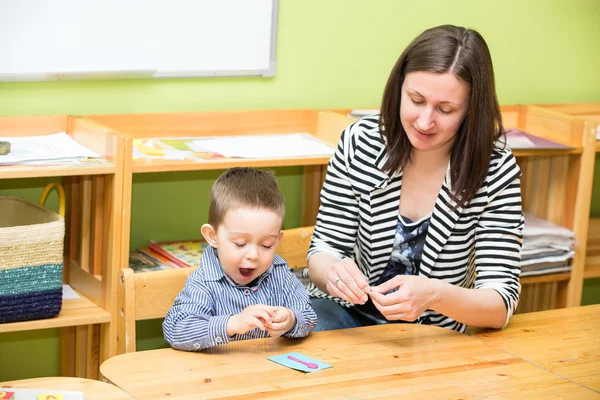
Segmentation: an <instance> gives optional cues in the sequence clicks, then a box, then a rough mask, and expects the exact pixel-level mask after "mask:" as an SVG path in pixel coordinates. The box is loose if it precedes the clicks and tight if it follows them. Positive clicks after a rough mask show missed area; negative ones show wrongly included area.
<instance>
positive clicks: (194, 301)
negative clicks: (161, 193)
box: [163, 168, 317, 351]
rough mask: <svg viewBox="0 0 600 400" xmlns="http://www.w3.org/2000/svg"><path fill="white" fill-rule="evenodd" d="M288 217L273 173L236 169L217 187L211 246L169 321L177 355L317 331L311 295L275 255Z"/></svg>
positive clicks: (208, 228)
mask: <svg viewBox="0 0 600 400" xmlns="http://www.w3.org/2000/svg"><path fill="white" fill-rule="evenodd" d="M284 210H285V205H284V200H283V195H282V194H281V192H280V191H279V187H278V186H277V181H276V180H275V178H274V176H273V174H271V173H267V172H262V171H259V170H256V169H252V168H232V169H230V170H228V171H226V172H225V173H223V174H222V175H221V176H220V177H219V178H218V179H217V180H216V182H215V183H214V185H213V187H212V190H211V193H210V208H209V214H208V224H204V225H202V235H203V236H204V238H205V239H206V241H207V242H208V244H209V246H208V247H207V248H206V249H205V250H204V254H203V255H202V259H201V261H200V267H198V269H197V270H196V271H194V272H193V273H192V274H191V275H190V277H189V278H188V280H187V282H186V284H185V287H184V288H183V290H182V291H181V293H179V295H178V296H177V298H176V299H175V304H173V307H172V308H171V309H170V310H169V312H168V313H167V316H166V318H165V320H164V322H163V331H164V335H165V340H166V341H167V342H168V343H169V344H170V345H171V346H172V347H173V348H176V349H179V350H189V351H198V350H203V349H206V348H209V347H212V346H216V345H220V344H224V343H228V342H229V341H232V340H244V339H255V338H264V337H269V336H271V337H278V336H281V335H284V336H286V337H291V338H299V337H305V336H307V335H308V334H309V333H310V332H311V331H312V330H313V329H314V327H315V325H316V323H317V316H316V314H315V312H314V311H313V309H312V307H311V305H310V300H309V298H308V294H307V292H306V290H305V288H304V287H303V286H302V283H300V281H299V280H298V278H296V276H294V274H293V273H292V272H291V271H290V270H289V268H288V265H287V263H286V262H285V261H284V260H283V259H282V258H281V257H279V256H278V255H277V254H275V248H276V247H277V243H278V242H279V239H281V236H282V235H283V232H282V231H281V226H282V223H283V215H284Z"/></svg>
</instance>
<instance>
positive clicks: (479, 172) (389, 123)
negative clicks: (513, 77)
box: [379, 25, 504, 206]
mask: <svg viewBox="0 0 600 400" xmlns="http://www.w3.org/2000/svg"><path fill="white" fill-rule="evenodd" d="M418 71H424V72H434V73H439V74H442V73H446V72H450V73H452V74H454V75H455V76H456V77H457V78H458V79H459V80H460V81H462V82H465V83H467V84H468V85H469V87H470V95H469V111H468V113H467V115H466V117H465V119H464V121H463V122H462V124H461V125H460V127H459V128H458V132H457V134H456V137H455V139H454V143H453V144H452V149H451V150H450V151H451V153H450V173H451V178H452V191H453V194H452V195H453V196H454V197H455V200H456V201H457V204H458V205H459V206H464V205H465V204H466V203H468V202H469V201H470V200H471V199H472V198H473V197H474V196H475V194H476V193H477V191H478V190H479V188H480V187H481V185H482V183H483V181H484V179H485V176H486V174H487V170H488V168H489V163H490V158H491V155H492V151H493V148H494V142H495V141H496V140H497V139H498V138H499V137H500V135H502V133H503V131H504V128H503V126H502V115H501V114H500V106H499V105H498V99H497V97H496V88H495V84H494V69H493V66H492V57H491V56H490V51H489V49H488V47H487V44H486V43H485V40H484V39H483V37H481V35H480V34H479V33H478V32H476V31H474V30H471V29H466V28H463V27H457V26H453V25H442V26H438V27H435V28H431V29H428V30H426V31H425V32H423V33H421V34H420V35H419V36H417V38H416V39H414V40H413V41H412V43H410V44H409V45H408V47H407V48H406V49H405V50H404V52H403V53H402V54H401V55H400V58H399V59H398V61H397V62H396V65H394V68H393V70H392V73H391V74H390V77H389V79H388V81H387V84H386V87H385V91H384V93H383V100H382V102H381V118H380V120H379V128H380V131H381V132H382V135H383V136H384V137H385V139H386V142H387V144H386V151H387V156H388V159H387V162H386V164H385V166H384V169H385V171H386V172H388V173H390V172H392V173H393V172H395V171H398V170H399V169H400V168H402V167H403V166H404V165H405V164H406V163H407V162H408V161H409V160H410V153H411V149H412V145H411V143H410V141H409V139H408V136H407V135H406V131H405V130H404V128H403V127H402V123H401V122H400V98H401V91H402V84H403V83H404V78H405V77H406V74H408V73H410V72H418Z"/></svg>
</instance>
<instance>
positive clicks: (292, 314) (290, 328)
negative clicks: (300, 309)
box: [286, 308, 298, 333]
mask: <svg viewBox="0 0 600 400" xmlns="http://www.w3.org/2000/svg"><path fill="white" fill-rule="evenodd" d="M286 311H287V312H288V313H289V314H290V318H289V320H290V322H289V325H288V327H287V328H288V329H287V330H286V333H287V332H290V331H293V330H294V328H295V327H296V323H297V322H298V320H297V318H296V313H295V312H294V311H292V309H290V308H286Z"/></svg>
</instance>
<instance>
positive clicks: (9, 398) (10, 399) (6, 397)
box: [0, 389, 15, 400]
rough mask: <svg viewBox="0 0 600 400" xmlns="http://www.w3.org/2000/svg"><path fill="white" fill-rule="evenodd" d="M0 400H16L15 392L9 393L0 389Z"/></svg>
mask: <svg viewBox="0 0 600 400" xmlns="http://www.w3.org/2000/svg"><path fill="white" fill-rule="evenodd" d="M0 400H15V392H7V391H3V390H2V389H0Z"/></svg>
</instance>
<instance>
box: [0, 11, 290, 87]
mask: <svg viewBox="0 0 600 400" xmlns="http://www.w3.org/2000/svg"><path fill="white" fill-rule="evenodd" d="M0 1H1V0H0ZM272 1H273V9H272V15H271V20H272V24H271V43H270V51H269V53H270V60H269V68H267V69H261V70H237V71H197V72H194V71H181V72H180V71H156V70H139V71H132V70H128V71H100V72H84V71H82V72H68V73H26V72H25V73H0V82H47V81H84V80H85V81H104V80H130V79H171V78H208V77H238V76H239V77H241V76H259V77H264V78H272V77H274V76H275V73H276V71H277V61H276V55H277V30H278V15H279V0H272Z"/></svg>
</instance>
